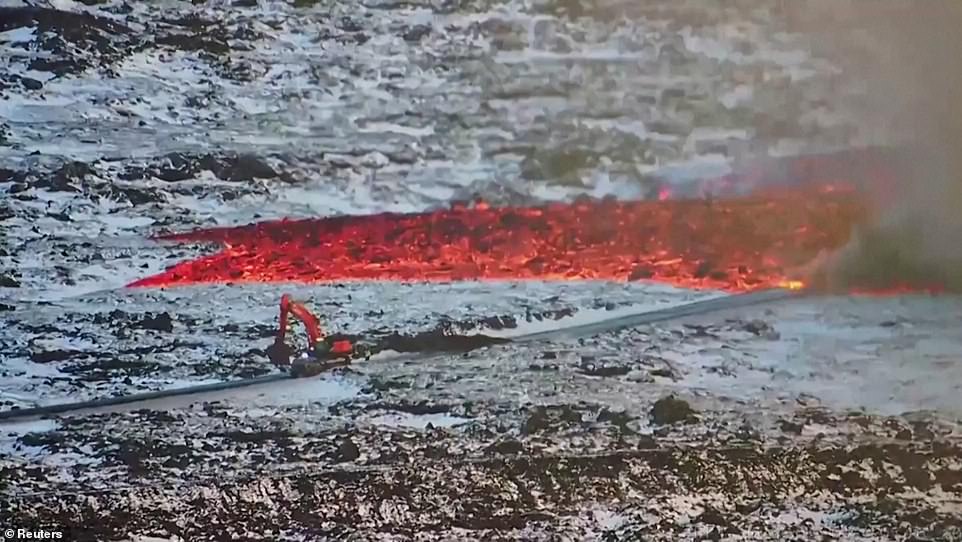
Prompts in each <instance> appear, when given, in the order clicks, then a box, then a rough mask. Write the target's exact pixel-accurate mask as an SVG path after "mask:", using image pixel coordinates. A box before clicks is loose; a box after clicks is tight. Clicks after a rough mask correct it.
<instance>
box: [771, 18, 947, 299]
mask: <svg viewBox="0 0 962 542" xmlns="http://www.w3.org/2000/svg"><path fill="white" fill-rule="evenodd" d="M782 9H783V10H784V13H785V15H786V20H787V21H788V25H789V27H791V29H792V30H796V31H801V32H804V33H806V34H808V35H809V36H811V37H812V41H811V43H812V46H813V49H814V50H815V52H816V54H820V55H823V56H825V57H828V58H830V59H831V60H832V61H833V62H835V63H836V65H838V66H839V67H841V68H842V70H843V72H842V76H841V78H842V80H844V82H845V84H846V85H848V88H854V87H856V86H857V87H859V89H860V90H859V91H858V92H855V93H848V94H847V96H849V98H848V102H849V103H846V104H844V105H845V106H846V107H848V108H849V109H850V110H853V111H854V112H855V113H856V115H857V118H858V119H859V121H860V123H861V128H862V130H863V131H864V132H865V133H866V134H868V135H869V136H870V143H873V144H884V145H888V146H891V147H893V148H895V149H897V152H896V153H895V160H894V171H893V173H894V174H895V175H894V178H895V179H896V183H895V184H894V186H887V185H885V184H883V183H879V184H878V186H872V187H870V191H869V197H870V198H871V200H870V201H871V206H872V219H871V221H870V222H869V223H867V224H863V225H861V226H860V227H859V228H857V230H856V231H855V232H853V240H852V242H851V243H850V244H849V245H848V246H847V247H845V248H844V249H843V250H841V251H839V252H838V253H835V254H830V255H827V256H826V257H824V258H822V259H821V261H820V262H818V265H817V271H816V272H815V274H814V276H813V277H810V282H812V283H813V284H814V285H815V286H817V287H822V288H826V289H830V290H848V289H852V288H890V287H915V288H939V287H941V288H944V289H947V290H954V291H962V56H960V55H962V30H960V29H962V1H959V0H913V1H906V0H861V1H859V0H848V1H846V0H801V1H794V0H791V1H787V0H783V5H782ZM844 96H846V93H844V92H840V100H844V99H845V98H843V97H844Z"/></svg>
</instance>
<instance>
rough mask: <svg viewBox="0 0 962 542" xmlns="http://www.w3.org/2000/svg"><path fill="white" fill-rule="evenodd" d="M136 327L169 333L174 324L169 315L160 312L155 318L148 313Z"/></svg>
mask: <svg viewBox="0 0 962 542" xmlns="http://www.w3.org/2000/svg"><path fill="white" fill-rule="evenodd" d="M136 327H139V328H141V329H152V330H155V331H164V332H167V333H170V332H171V331H173V330H174V322H173V320H172V319H171V317H170V314H169V313H166V312H162V313H160V314H158V315H157V316H154V315H152V314H149V313H148V314H146V315H144V319H143V320H141V321H140V322H138V323H137V324H136Z"/></svg>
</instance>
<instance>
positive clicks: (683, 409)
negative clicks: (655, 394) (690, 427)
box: [648, 395, 696, 425]
mask: <svg viewBox="0 0 962 542" xmlns="http://www.w3.org/2000/svg"><path fill="white" fill-rule="evenodd" d="M695 414H696V412H695V410H694V409H693V408H691V405H689V404H688V402H687V401H684V400H682V399H678V398H677V397H675V396H673V395H669V396H668V397H664V398H662V399H659V400H657V401H655V404H654V405H652V407H651V411H650V412H649V413H648V415H649V417H650V418H651V421H652V423H654V424H656V425H670V424H675V423H680V422H683V423H691V422H693V421H695Z"/></svg>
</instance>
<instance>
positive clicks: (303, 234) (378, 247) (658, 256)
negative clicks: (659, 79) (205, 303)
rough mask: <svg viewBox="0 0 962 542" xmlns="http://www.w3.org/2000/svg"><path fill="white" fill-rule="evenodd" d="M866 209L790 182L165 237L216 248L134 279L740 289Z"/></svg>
mask: <svg viewBox="0 0 962 542" xmlns="http://www.w3.org/2000/svg"><path fill="white" fill-rule="evenodd" d="M863 214H864V209H863V207H862V206H861V205H860V204H859V203H858V201H857V200H856V199H855V197H854V195H853V194H852V193H851V192H849V191H826V190H808V191H797V190H795V191H792V192H786V193H782V194H767V195H766V196H765V197H761V196H754V197H744V198H737V199H728V200H716V201H713V202H708V201H699V200H666V201H637V202H617V201H607V200H605V201H597V200H592V201H582V202H576V203H573V204H553V205H548V206H545V207H537V208H510V207H508V208H489V207H487V206H486V205H481V206H477V207H474V208H467V207H460V208H452V209H447V210H440V211H433V212H426V213H418V214H388V213H385V214H377V215H369V216H345V217H334V218H322V219H312V220H298V221H291V220H282V221H276V222H265V223H260V224H255V225H250V226H244V227H238V228H217V229H209V230H201V231H197V232H192V233H186V234H178V235H170V236H165V237H161V239H166V240H170V241H181V242H202V241H207V242H217V243H222V244H223V245H225V249H224V250H223V251H221V252H219V253H217V254H214V255H212V256H208V257H204V258H201V259H198V260H195V261H191V262H185V263H182V264H179V265H177V266H175V267H173V268H170V269H168V270H167V271H165V272H164V273H161V274H159V275H155V276H152V277H148V278H145V279H142V280H139V281H137V282H135V283H133V284H131V286H171V285H186V284H192V283H201V282H329V281H350V280H400V281H449V280H466V279H468V280H470V279H546V280H563V279H607V280H619V281H624V280H642V279H644V280H655V281H660V282H666V283H670V284H674V285H679V286H693V287H705V288H719V289H724V290H729V291H744V290H751V289H756V288H762V287H772V286H776V285H785V284H787V283H786V282H785V281H786V280H787V278H788V277H787V274H788V271H789V270H791V269H793V268H795V267H796V266H800V265H802V264H804V263H806V262H808V261H810V260H811V259H812V258H813V257H815V256H816V255H817V254H818V252H819V251H821V250H824V249H835V248H838V247H840V246H842V245H843V244H844V243H845V242H846V241H847V240H848V237H849V232H850V231H851V228H852V225H853V223H855V222H856V221H857V220H860V219H861V217H862V216H863ZM795 286H797V284H795Z"/></svg>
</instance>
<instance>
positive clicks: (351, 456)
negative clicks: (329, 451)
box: [334, 438, 361, 463]
mask: <svg viewBox="0 0 962 542" xmlns="http://www.w3.org/2000/svg"><path fill="white" fill-rule="evenodd" d="M359 457H361V450H360V448H358V447H357V444H354V441H353V440H351V439H349V438H348V439H344V440H343V441H341V444H340V446H338V447H337V451H336V452H334V460H335V461H336V462H338V463H345V462H348V461H355V460H357V458H359Z"/></svg>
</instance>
